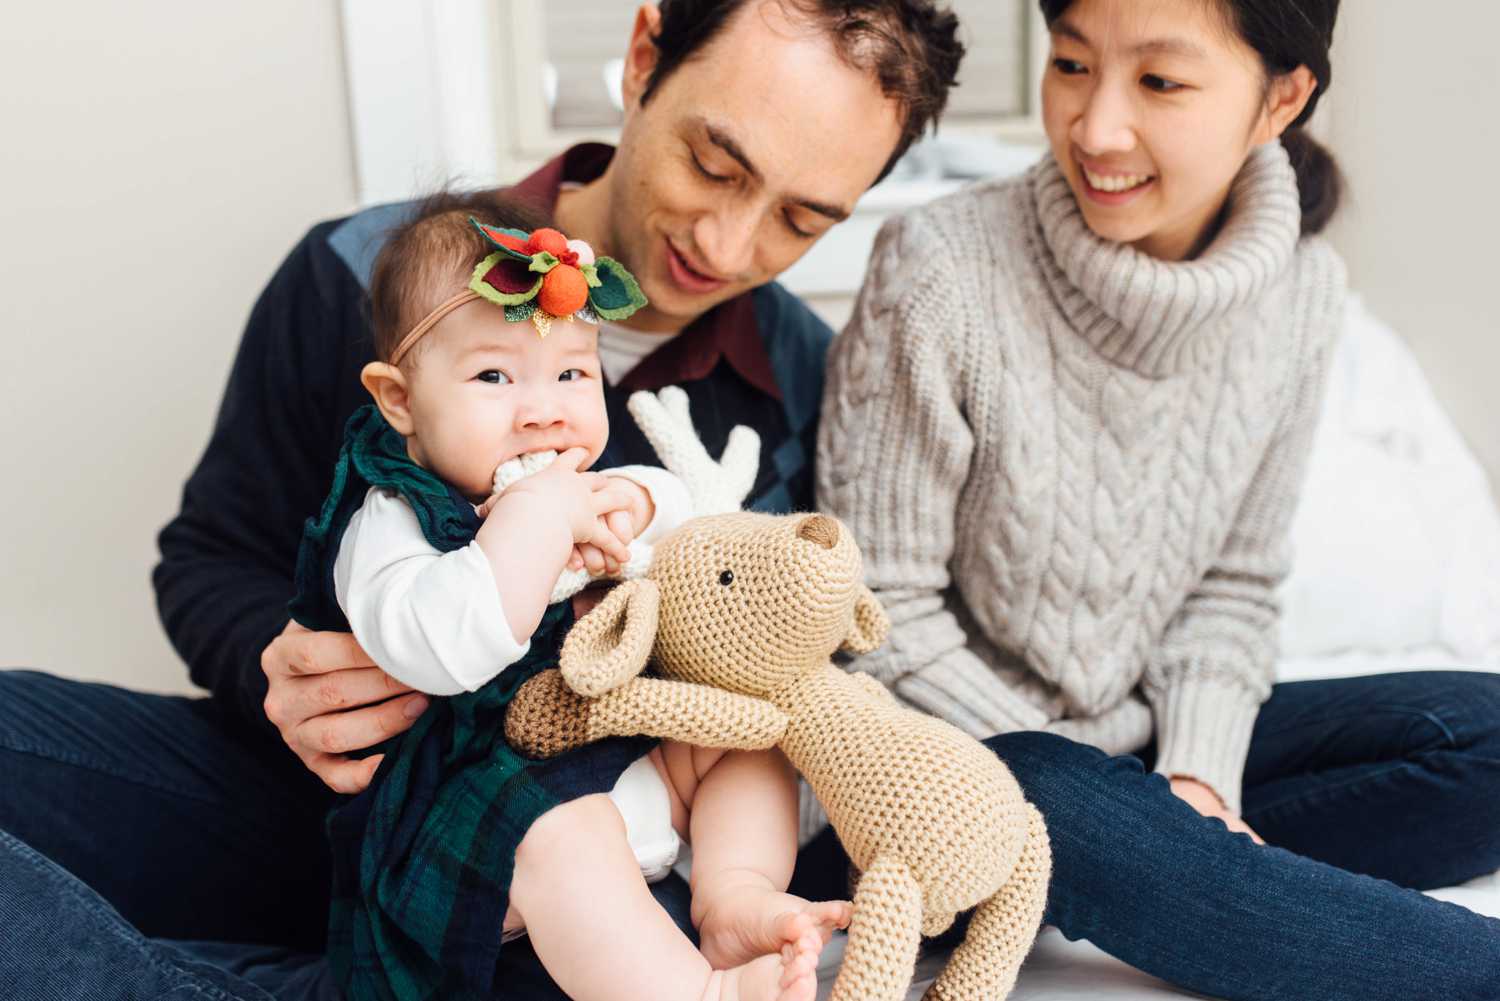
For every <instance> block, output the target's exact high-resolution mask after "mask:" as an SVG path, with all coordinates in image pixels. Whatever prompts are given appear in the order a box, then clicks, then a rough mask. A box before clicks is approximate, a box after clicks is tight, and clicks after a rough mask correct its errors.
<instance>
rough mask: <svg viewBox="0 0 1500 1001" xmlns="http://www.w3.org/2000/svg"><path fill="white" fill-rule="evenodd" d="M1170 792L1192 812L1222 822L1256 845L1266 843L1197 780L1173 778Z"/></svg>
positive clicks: (1216, 794)
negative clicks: (1251, 839) (1248, 836)
mask: <svg viewBox="0 0 1500 1001" xmlns="http://www.w3.org/2000/svg"><path fill="white" fill-rule="evenodd" d="M1172 792H1173V794H1174V795H1175V796H1176V797H1177V798H1178V799H1180V800H1182V801H1183V802H1185V803H1187V805H1188V806H1191V807H1192V808H1193V809H1194V810H1197V811H1198V812H1199V813H1201V814H1203V816H1205V817H1213V818H1214V819H1215V820H1222V821H1223V822H1224V826H1225V827H1228V828H1229V829H1230V830H1231V831H1235V832H1237V833H1239V834H1248V835H1250V837H1251V838H1253V839H1254V840H1255V843H1256V844H1258V845H1263V844H1265V843H1266V842H1265V839H1264V838H1262V837H1261V836H1260V835H1259V834H1256V833H1255V832H1254V831H1252V830H1251V829H1250V825H1249V824H1247V823H1245V822H1244V821H1243V820H1242V819H1240V817H1239V815H1238V814H1236V813H1232V812H1230V810H1229V809H1228V808H1227V807H1226V806H1225V805H1224V801H1223V800H1222V799H1220V798H1219V794H1218V793H1216V792H1214V791H1213V790H1212V789H1210V788H1209V787H1208V786H1206V785H1204V784H1203V783H1202V782H1199V781H1198V780H1197V779H1189V778H1183V777H1181V776H1173V778H1172Z"/></svg>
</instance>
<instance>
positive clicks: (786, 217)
mask: <svg viewBox="0 0 1500 1001" xmlns="http://www.w3.org/2000/svg"><path fill="white" fill-rule="evenodd" d="M781 221H782V222H784V223H786V228H787V229H789V230H791V231H792V234H793V235H794V236H796V237H797V238H799V239H802V240H811V239H812V238H813V236H814V234H812V233H809V232H808V231H807V230H805V229H803V228H802V227H801V226H798V225H797V221H796V220H795V219H793V218H792V214H791V213H790V212H787V213H784V214H783V215H782V217H781Z"/></svg>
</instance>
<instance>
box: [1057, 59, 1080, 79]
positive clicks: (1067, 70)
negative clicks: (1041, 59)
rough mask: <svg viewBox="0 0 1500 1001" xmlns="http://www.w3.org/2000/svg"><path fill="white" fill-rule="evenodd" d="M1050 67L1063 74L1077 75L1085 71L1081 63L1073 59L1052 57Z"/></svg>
mask: <svg viewBox="0 0 1500 1001" xmlns="http://www.w3.org/2000/svg"><path fill="white" fill-rule="evenodd" d="M1052 68H1053V69H1055V70H1057V72H1059V73H1061V74H1062V75H1063V76H1077V75H1078V74H1079V73H1083V72H1085V70H1084V66H1083V63H1080V62H1078V61H1076V60H1073V59H1054V60H1052Z"/></svg>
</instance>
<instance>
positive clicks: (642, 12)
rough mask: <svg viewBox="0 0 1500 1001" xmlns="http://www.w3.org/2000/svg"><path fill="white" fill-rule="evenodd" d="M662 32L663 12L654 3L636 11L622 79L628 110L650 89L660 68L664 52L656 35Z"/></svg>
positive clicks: (626, 108) (621, 89)
mask: <svg viewBox="0 0 1500 1001" xmlns="http://www.w3.org/2000/svg"><path fill="white" fill-rule="evenodd" d="M659 31H661V11H660V10H658V9H657V7H656V4H654V3H645V4H641V6H640V8H639V9H637V10H636V12H635V26H634V27H632V28H631V29H630V46H629V48H627V49H626V50H625V73H624V79H623V80H622V81H621V87H620V96H621V97H622V98H623V99H624V104H625V110H626V112H629V111H630V109H631V108H634V107H635V106H636V103H637V102H638V101H640V99H641V95H642V94H644V93H645V92H646V84H647V82H649V81H650V79H651V74H652V73H653V72H654V71H655V70H656V61H657V60H658V59H659V58H660V57H661V53H660V52H659V51H658V50H657V48H656V41H655V39H656V35H657V33H658V32H659Z"/></svg>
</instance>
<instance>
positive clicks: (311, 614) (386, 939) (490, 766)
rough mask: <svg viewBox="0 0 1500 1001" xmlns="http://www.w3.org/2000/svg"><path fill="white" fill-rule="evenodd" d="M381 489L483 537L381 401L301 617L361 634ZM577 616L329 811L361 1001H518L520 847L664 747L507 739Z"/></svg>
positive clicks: (341, 929)
mask: <svg viewBox="0 0 1500 1001" xmlns="http://www.w3.org/2000/svg"><path fill="white" fill-rule="evenodd" d="M372 486H375V487H381V488H384V489H390V490H395V491H398V492H399V493H400V494H401V496H402V497H404V498H405V499H406V500H407V502H408V503H410V504H411V506H412V509H413V510H414V511H415V512H416V514H417V519H418V521H419V522H420V523H421V526H422V531H423V534H425V535H426V536H427V540H428V541H429V542H430V543H432V545H433V546H434V547H435V548H437V549H438V550H439V551H441V552H451V551H453V550H456V549H460V548H462V547H464V546H466V545H468V544H469V542H471V541H472V540H473V538H474V536H475V534H476V533H477V532H478V531H479V525H480V522H479V519H478V517H477V516H476V515H475V514H474V509H473V507H472V506H471V505H470V504H469V503H468V502H467V501H466V500H465V499H464V498H463V497H462V496H461V495H460V494H458V493H457V491H455V490H453V489H452V488H451V487H449V486H448V485H447V484H445V483H443V482H442V481H441V480H439V479H438V478H437V477H436V476H434V475H433V474H432V473H430V472H428V471H427V470H425V469H422V468H421V467H420V466H418V465H416V464H415V463H414V462H412V461H411V460H410V459H409V458H408V457H407V455H406V444H405V441H404V440H403V439H402V438H401V436H400V435H398V434H397V433H396V432H395V431H394V430H393V429H392V428H391V427H390V425H389V424H387V423H386V422H385V419H384V418H383V417H381V416H380V412H379V411H378V410H377V409H375V408H374V407H373V406H366V407H364V408H362V409H360V410H358V411H356V412H355V413H354V414H353V416H351V417H350V419H349V423H348V425H347V426H346V428H345V435H344V444H343V447H342V449H341V450H340V452H339V459H338V465H337V466H336V467H335V470H334V478H333V488H332V490H331V491H330V492H329V495H328V499H327V500H326V501H325V502H324V504H323V508H322V510H321V512H320V513H319V515H318V516H317V518H314V519H309V521H308V523H307V528H306V530H305V532H304V534H303V539H302V548H301V551H300V552H299V553H298V558H297V583H298V593H297V596H296V597H295V598H294V599H293V601H292V604H291V612H292V616H293V618H295V619H296V620H297V621H298V622H300V623H302V624H303V625H305V626H307V627H308V628H310V629H335V630H345V631H347V630H348V628H349V625H348V621H347V620H346V619H345V618H344V615H343V613H342V612H341V611H340V610H339V607H338V604H337V601H336V599H335V597H334V590H333V564H334V559H335V557H336V556H337V554H338V543H339V540H340V538H341V537H342V536H343V532H344V530H345V529H346V528H347V527H348V525H349V520H350V518H351V517H353V515H354V512H355V511H356V510H358V509H359V506H360V505H361V504H362V503H363V502H364V498H365V494H366V492H367V491H368V490H369V488H370V487H372ZM572 624H573V614H572V609H571V607H570V605H569V604H568V603H567V602H560V603H558V604H555V605H552V606H551V607H549V608H548V609H547V612H546V614H545V616H544V617H543V619H542V623H541V626H540V627H539V628H538V629H537V632H536V633H535V634H534V635H533V636H532V637H531V648H530V650H529V652H528V653H527V655H526V656H525V657H524V658H523V659H522V660H521V661H519V662H518V663H516V664H513V665H511V666H510V667H508V668H506V669H505V670H504V671H502V672H501V673H500V675H499V676H498V677H497V678H495V679H494V680H493V681H491V682H490V683H489V684H487V685H485V686H484V687H483V688H481V689H480V690H479V691H477V692H472V693H467V694H464V695H457V696H453V697H450V698H437V699H434V700H433V702H432V707H431V708H430V709H428V710H427V712H426V713H424V714H423V715H422V717H421V719H419V720H418V721H417V724H416V726H414V727H413V728H412V729H411V730H409V731H408V732H407V733H405V734H402V735H401V736H399V737H396V738H393V739H392V740H390V741H388V742H387V743H386V744H385V745H384V746H383V747H381V748H379V749H378V750H380V751H383V752H384V753H385V755H386V758H385V761H384V762H382V763H381V766H380V769H379V771H378V772H376V775H375V780H374V781H373V782H372V783H371V784H370V787H369V788H368V789H367V790H365V791H364V792H363V793H361V794H360V795H358V796H355V797H352V798H349V799H345V800H344V801H342V803H341V804H340V805H339V806H338V807H336V808H335V809H334V810H333V812H332V813H331V814H330V815H329V819H328V833H329V839H330V842H331V847H332V851H333V863H334V864H333V870H334V875H333V900H332V906H331V910H330V914H329V935H328V952H329V961H330V963H331V964H332V966H333V969H334V971H335V973H336V974H337V976H338V978H339V980H340V983H341V985H342V987H343V990H344V993H345V995H346V996H347V997H348V998H350V999H351V1001H372V999H380V1001H397V999H400V1001H410V999H426V998H445V999H448V998H452V999H470V998H474V999H478V998H484V999H490V998H497V997H504V995H505V985H504V984H503V983H497V982H496V964H497V962H498V960H499V956H500V947H501V945H500V934H501V923H502V921H503V919H504V917H505V911H506V907H507V903H508V900H509V887H510V879H511V872H512V868H513V866H514V863H515V853H516V847H517V846H518V845H519V844H520V843H521V839H522V837H524V836H525V834H526V831H527V829H528V828H530V826H531V824H532V823H533V822H534V821H535V820H536V819H537V818H538V817H540V816H541V815H542V814H543V813H545V812H547V810H549V809H551V808H552V807H554V806H556V805H557V804H559V803H562V802H566V801H567V800H570V799H576V798H578V797H579V796H585V795H589V794H592V793H600V792H608V791H609V790H610V789H611V788H613V787H614V784H615V782H616V781H617V780H618V779H619V777H620V775H621V773H623V772H624V770H625V769H626V768H627V767H628V766H629V765H630V763H631V762H633V761H635V760H636V759H637V758H639V757H640V756H641V755H642V754H645V753H646V752H647V751H648V750H649V749H650V747H651V745H652V742H651V741H649V740H644V739H617V740H609V741H602V742H600V743H598V744H594V745H591V746H589V747H586V748H582V749H580V750H578V751H575V752H573V753H571V754H566V755H563V756H561V757H558V758H554V759H551V760H549V761H533V760H532V759H530V758H526V757H524V756H522V755H520V754H518V753H516V752H515V751H513V750H511V748H510V746H509V745H508V744H507V743H506V742H505V731H504V718H505V707H506V705H507V704H508V703H509V702H510V700H511V698H512V697H513V696H514V695H515V692H516V690H517V689H518V688H519V687H520V686H521V684H522V683H523V682H525V681H526V680H527V679H528V678H530V677H532V676H533V675H535V674H536V673H537V672H539V671H542V670H544V669H546V668H549V667H553V666H555V665H556V663H557V654H558V651H559V650H560V649H561V647H562V640H563V637H564V636H565V635H566V633H567V631H568V629H569V627H570V626H572Z"/></svg>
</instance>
